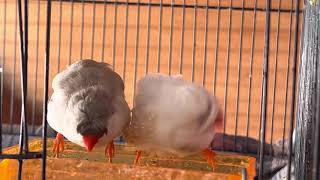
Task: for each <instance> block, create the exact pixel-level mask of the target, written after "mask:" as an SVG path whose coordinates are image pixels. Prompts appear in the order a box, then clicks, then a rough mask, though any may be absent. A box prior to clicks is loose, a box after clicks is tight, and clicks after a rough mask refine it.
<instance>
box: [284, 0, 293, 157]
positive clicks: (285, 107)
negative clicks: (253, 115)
mask: <svg viewBox="0 0 320 180" xmlns="http://www.w3.org/2000/svg"><path fill="white" fill-rule="evenodd" d="M292 12H293V0H291V3H290V21H289V33H288V34H289V40H288V57H287V71H286V88H285V92H286V93H285V100H284V116H283V132H282V156H284V142H285V141H284V139H285V135H286V121H287V104H288V84H289V69H290V56H291V32H292V30H291V27H292Z"/></svg>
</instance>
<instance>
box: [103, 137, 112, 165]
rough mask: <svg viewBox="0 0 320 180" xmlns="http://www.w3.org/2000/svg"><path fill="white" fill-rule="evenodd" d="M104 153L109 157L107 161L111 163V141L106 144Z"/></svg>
mask: <svg viewBox="0 0 320 180" xmlns="http://www.w3.org/2000/svg"><path fill="white" fill-rule="evenodd" d="M104 153H105V155H106V156H107V155H108V157H109V163H112V157H113V156H114V144H113V141H111V142H110V143H109V145H108V146H106V148H105V150H104Z"/></svg>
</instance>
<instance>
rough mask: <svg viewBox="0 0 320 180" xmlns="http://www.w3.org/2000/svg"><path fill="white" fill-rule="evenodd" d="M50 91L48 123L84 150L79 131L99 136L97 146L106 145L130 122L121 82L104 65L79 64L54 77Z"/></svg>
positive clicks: (96, 63)
mask: <svg viewBox="0 0 320 180" xmlns="http://www.w3.org/2000/svg"><path fill="white" fill-rule="evenodd" d="M52 88H53V94H52V96H51V99H50V101H49V104H48V115H47V119H48V123H49V125H50V126H51V127H52V128H53V129H54V130H56V131H57V132H58V133H61V134H62V135H63V136H64V137H66V138H67V139H68V140H70V141H72V142H74V143H76V144H78V145H80V146H83V147H85V143H84V141H83V135H81V133H80V132H83V134H97V133H102V134H101V135H102V137H101V138H100V139H99V141H98V143H97V144H96V146H101V145H102V146H105V145H106V144H107V143H109V142H110V141H112V140H113V139H114V138H115V137H117V136H119V135H120V133H121V132H122V129H123V127H124V126H125V125H126V124H128V123H129V121H130V109H129V107H128V105H127V103H126V101H125V97H124V84H123V81H122V79H121V77H120V76H119V75H118V74H117V73H115V72H114V71H113V70H112V69H111V68H110V66H109V65H108V64H106V63H102V62H96V61H93V60H81V61H78V62H76V63H74V64H72V65H71V66H69V67H68V68H67V69H66V70H64V71H62V72H61V73H59V74H57V75H56V76H55V78H54V79H53V82H52ZM81 122H82V124H80V123H81ZM104 131H106V132H107V133H104Z"/></svg>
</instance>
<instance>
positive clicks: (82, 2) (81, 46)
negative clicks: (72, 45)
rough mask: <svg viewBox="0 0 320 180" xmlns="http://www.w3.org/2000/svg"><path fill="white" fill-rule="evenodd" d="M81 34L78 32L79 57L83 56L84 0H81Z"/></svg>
mask: <svg viewBox="0 0 320 180" xmlns="http://www.w3.org/2000/svg"><path fill="white" fill-rule="evenodd" d="M81 5H82V6H81V34H80V59H82V57H83V31H84V6H85V3H84V0H81Z"/></svg>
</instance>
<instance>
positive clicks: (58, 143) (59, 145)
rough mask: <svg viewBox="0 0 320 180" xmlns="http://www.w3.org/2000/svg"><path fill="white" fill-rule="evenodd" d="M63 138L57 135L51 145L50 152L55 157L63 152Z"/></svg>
mask: <svg viewBox="0 0 320 180" xmlns="http://www.w3.org/2000/svg"><path fill="white" fill-rule="evenodd" d="M63 139H64V137H63V135H62V134H60V133H58V134H57V136H56V139H55V140H54V143H53V148H52V152H53V153H54V155H55V157H59V153H60V152H62V151H64V140H63Z"/></svg>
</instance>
